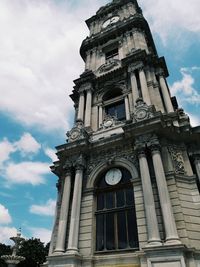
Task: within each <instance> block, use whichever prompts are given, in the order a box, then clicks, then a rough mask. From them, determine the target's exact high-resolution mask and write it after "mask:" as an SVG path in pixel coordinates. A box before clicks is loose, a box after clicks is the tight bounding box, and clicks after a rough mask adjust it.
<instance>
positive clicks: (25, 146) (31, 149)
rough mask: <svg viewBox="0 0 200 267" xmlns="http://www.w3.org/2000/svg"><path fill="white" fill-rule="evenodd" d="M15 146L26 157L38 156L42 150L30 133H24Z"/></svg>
mask: <svg viewBox="0 0 200 267" xmlns="http://www.w3.org/2000/svg"><path fill="white" fill-rule="evenodd" d="M14 145H15V146H16V148H17V149H18V150H19V151H20V152H21V153H22V155H24V156H25V155H27V154H29V153H34V154H36V153H37V152H38V151H39V150H40V148H41V145H40V144H39V143H38V142H37V141H36V140H35V138H34V137H33V136H32V135H31V134H30V133H24V134H23V136H22V137H21V138H20V140H19V141H18V142H16V143H15V144H14Z"/></svg>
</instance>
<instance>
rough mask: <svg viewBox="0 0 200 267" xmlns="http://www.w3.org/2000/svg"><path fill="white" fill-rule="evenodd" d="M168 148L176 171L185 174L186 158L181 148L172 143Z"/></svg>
mask: <svg viewBox="0 0 200 267" xmlns="http://www.w3.org/2000/svg"><path fill="white" fill-rule="evenodd" d="M168 150H169V153H170V155H171V157H172V160H173V165H174V170H175V173H176V174H185V166H184V159H183V155H182V152H181V150H180V148H179V147H177V146H176V145H170V146H169V147H168Z"/></svg>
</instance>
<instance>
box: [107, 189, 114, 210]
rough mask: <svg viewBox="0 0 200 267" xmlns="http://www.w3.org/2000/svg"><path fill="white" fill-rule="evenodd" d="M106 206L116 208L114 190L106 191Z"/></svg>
mask: <svg viewBox="0 0 200 267" xmlns="http://www.w3.org/2000/svg"><path fill="white" fill-rule="evenodd" d="M106 208H107V209H112V208H114V193H113V192H109V193H106Z"/></svg>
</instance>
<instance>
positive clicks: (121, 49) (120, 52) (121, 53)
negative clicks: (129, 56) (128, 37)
mask: <svg viewBox="0 0 200 267" xmlns="http://www.w3.org/2000/svg"><path fill="white" fill-rule="evenodd" d="M120 38H121V40H120V41H119V59H120V60H121V59H123V58H124V53H123V36H121V37H120Z"/></svg>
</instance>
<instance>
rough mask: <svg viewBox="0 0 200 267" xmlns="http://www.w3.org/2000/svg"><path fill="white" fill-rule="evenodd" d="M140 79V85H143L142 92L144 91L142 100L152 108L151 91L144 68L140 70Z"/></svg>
mask: <svg viewBox="0 0 200 267" xmlns="http://www.w3.org/2000/svg"><path fill="white" fill-rule="evenodd" d="M139 77H140V85H141V91H142V98H143V101H144V102H145V103H146V104H147V105H148V106H150V105H151V100H150V95H149V89H148V86H147V80H146V76H145V72H144V69H143V68H140V69H139Z"/></svg>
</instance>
